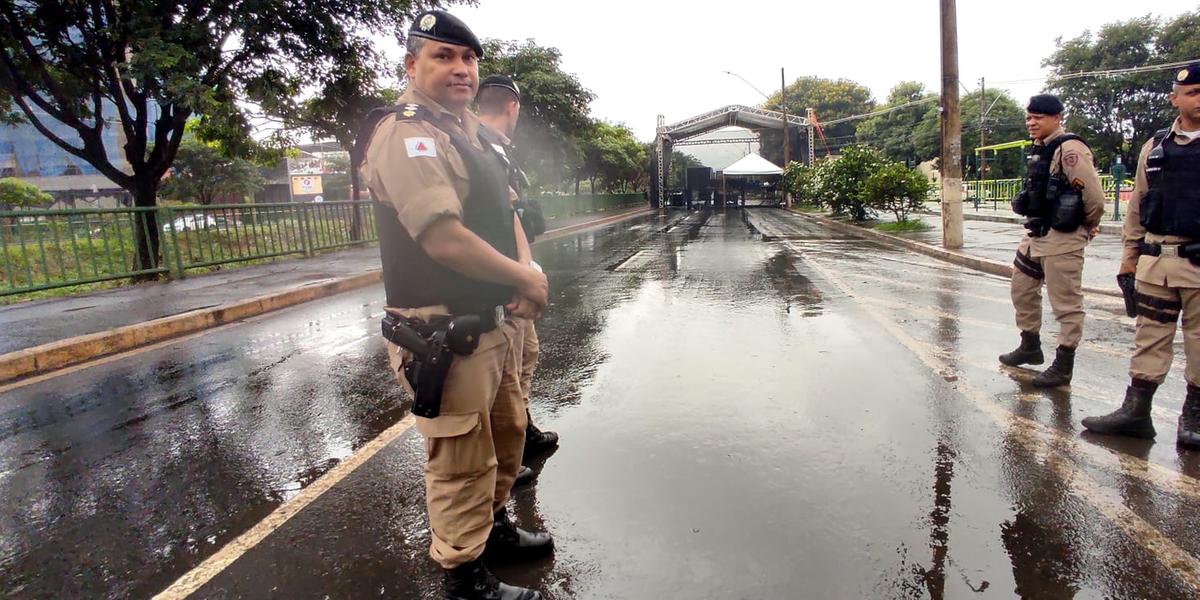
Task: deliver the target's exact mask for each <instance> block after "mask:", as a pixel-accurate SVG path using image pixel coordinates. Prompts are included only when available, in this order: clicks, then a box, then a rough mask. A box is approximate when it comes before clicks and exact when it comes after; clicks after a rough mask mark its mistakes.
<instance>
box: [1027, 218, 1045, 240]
mask: <svg viewBox="0 0 1200 600" xmlns="http://www.w3.org/2000/svg"><path fill="white" fill-rule="evenodd" d="M1025 229H1028V230H1029V235H1031V236H1033V237H1035V238H1036V237H1044V236H1045V235H1046V234H1047V233H1050V224H1049V223H1046V220H1045V219H1043V218H1041V217H1034V218H1031V219H1028V220H1026V221H1025Z"/></svg>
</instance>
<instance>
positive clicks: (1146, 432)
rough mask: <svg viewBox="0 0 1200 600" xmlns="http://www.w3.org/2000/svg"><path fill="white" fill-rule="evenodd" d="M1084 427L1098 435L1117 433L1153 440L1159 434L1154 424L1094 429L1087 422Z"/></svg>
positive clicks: (1118, 434)
mask: <svg viewBox="0 0 1200 600" xmlns="http://www.w3.org/2000/svg"><path fill="white" fill-rule="evenodd" d="M1083 428H1084V429H1085V430H1087V431H1088V432H1090V433H1094V434H1096V435H1115V436H1122V437H1131V438H1138V439H1143V440H1152V439H1154V438H1155V436H1157V435H1158V432H1157V431H1155V430H1154V425H1153V424H1151V425H1148V426H1147V427H1138V428H1136V429H1126V428H1114V429H1105V428H1099V429H1092V428H1090V427H1088V426H1087V425H1086V424H1084V426H1083Z"/></svg>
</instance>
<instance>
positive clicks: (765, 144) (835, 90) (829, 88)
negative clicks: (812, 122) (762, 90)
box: [761, 77, 875, 164]
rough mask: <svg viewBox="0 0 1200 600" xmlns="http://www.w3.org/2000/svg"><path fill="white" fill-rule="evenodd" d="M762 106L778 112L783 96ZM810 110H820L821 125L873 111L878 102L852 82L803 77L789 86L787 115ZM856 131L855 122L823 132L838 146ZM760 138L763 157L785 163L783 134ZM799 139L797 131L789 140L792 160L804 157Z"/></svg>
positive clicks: (765, 134) (770, 132) (768, 132)
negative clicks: (839, 142)
mask: <svg viewBox="0 0 1200 600" xmlns="http://www.w3.org/2000/svg"><path fill="white" fill-rule="evenodd" d="M762 106H763V108H766V109H768V110H779V108H780V95H779V94H778V93H775V94H772V95H771V96H770V97H769V98H767V101H766V102H764V103H763V105H762ZM809 108H812V109H814V110H816V111H817V122H819V123H821V122H826V121H832V120H835V119H840V118H842V117H849V116H851V115H858V114H863V113H868V112H871V111H872V110H873V109H874V108H875V100H874V98H873V97H872V96H871V90H870V89H869V88H867V87H866V86H864V85H862V84H859V83H856V82H854V81H851V80H849V79H824V78H821V77H801V78H799V79H797V80H795V81H793V82H792V83H791V84H789V85H788V86H787V112H788V114H789V115H800V116H803V115H804V114H805V110H806V109H809ZM854 128H855V123H854V122H852V121H850V122H845V123H837V124H835V125H831V126H829V127H825V128H823V131H824V133H825V137H826V138H827V139H829V140H830V142H831V143H837V142H838V141H841V140H852V139H853V136H854ZM761 137H762V155H763V158H766V159H767V160H769V161H771V162H773V163H775V164H783V146H782V144H783V135H782V132H780V131H777V130H774V129H770V130H766V131H763V132H762V136H761ZM800 139H801V138H800V136H799V135H798V134H797V132H795V131H793V132H792V137H791V138H790V139H789V140H788V143H789V144H790V148H791V154H792V157H793V159H794V158H795V157H798V156H800V155H801V152H802V150H801V148H800Z"/></svg>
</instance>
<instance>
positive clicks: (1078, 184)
mask: <svg viewBox="0 0 1200 600" xmlns="http://www.w3.org/2000/svg"><path fill="white" fill-rule="evenodd" d="M1071 187H1073V188H1075V189H1077V190H1082V189H1083V188H1084V184H1083V180H1082V179H1080V178H1078V177H1076V178H1075V179H1072V180H1071Z"/></svg>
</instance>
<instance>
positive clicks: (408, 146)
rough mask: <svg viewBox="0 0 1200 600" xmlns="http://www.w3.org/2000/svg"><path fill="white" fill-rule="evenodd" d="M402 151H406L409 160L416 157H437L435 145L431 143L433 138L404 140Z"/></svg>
mask: <svg viewBox="0 0 1200 600" xmlns="http://www.w3.org/2000/svg"><path fill="white" fill-rule="evenodd" d="M404 149H405V150H407V151H408V157H409V158H415V157H418V156H429V157H434V158H436V157H437V145H436V144H434V143H433V138H431V137H408V138H404Z"/></svg>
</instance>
